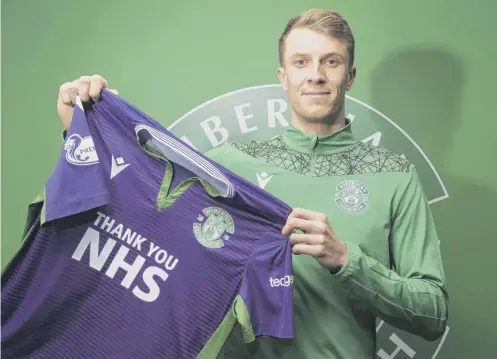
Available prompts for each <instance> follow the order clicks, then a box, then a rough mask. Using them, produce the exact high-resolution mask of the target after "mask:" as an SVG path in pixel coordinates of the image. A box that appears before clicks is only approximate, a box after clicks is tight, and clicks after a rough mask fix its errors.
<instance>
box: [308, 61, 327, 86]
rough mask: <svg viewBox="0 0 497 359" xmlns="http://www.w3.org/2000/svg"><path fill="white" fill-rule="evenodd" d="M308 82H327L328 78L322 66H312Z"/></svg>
mask: <svg viewBox="0 0 497 359" xmlns="http://www.w3.org/2000/svg"><path fill="white" fill-rule="evenodd" d="M307 81H308V82H309V83H322V82H325V81H326V76H325V74H324V71H323V68H322V66H321V64H314V65H313V66H312V68H311V72H310V73H309V76H308V78H307Z"/></svg>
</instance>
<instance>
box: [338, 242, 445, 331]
mask: <svg viewBox="0 0 497 359" xmlns="http://www.w3.org/2000/svg"><path fill="white" fill-rule="evenodd" d="M346 244H347V263H346V264H345V265H344V266H343V267H342V268H341V269H340V271H338V272H337V273H336V274H332V276H333V277H334V278H336V280H338V281H340V282H341V283H342V285H344V286H346V287H347V290H349V291H350V293H351V294H352V296H353V297H355V298H357V299H359V300H360V301H361V302H362V303H364V306H365V307H367V309H369V310H370V311H371V312H373V313H374V314H376V315H378V316H379V317H380V318H381V319H383V320H384V321H385V322H387V323H389V324H391V325H393V326H395V327H397V328H399V329H402V330H405V331H407V332H410V333H412V334H415V335H418V336H421V337H423V338H425V339H427V340H435V339H437V338H439V337H440V336H441V335H442V334H443V332H444V330H445V326H446V323H447V316H448V310H447V301H448V296H447V292H446V291H445V288H444V285H443V283H442V280H441V279H440V278H439V277H437V276H436V275H432V274H427V275H424V274H422V273H417V274H416V275H413V276H411V277H408V278H404V277H401V276H400V275H398V274H397V273H396V272H395V271H393V270H391V269H389V268H387V267H385V266H384V265H383V264H381V263H380V262H378V261H377V260H375V259H374V258H371V257H369V256H367V255H365V254H364V253H363V252H362V251H361V249H360V248H359V246H357V245H356V244H354V243H346Z"/></svg>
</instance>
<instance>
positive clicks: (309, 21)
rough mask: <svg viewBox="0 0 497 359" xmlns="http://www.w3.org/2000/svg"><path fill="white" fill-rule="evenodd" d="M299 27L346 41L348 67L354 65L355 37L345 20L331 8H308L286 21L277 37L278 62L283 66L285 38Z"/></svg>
mask: <svg viewBox="0 0 497 359" xmlns="http://www.w3.org/2000/svg"><path fill="white" fill-rule="evenodd" d="M297 27H301V28H307V29H310V30H313V31H316V32H320V33H324V34H327V35H329V36H331V37H333V38H335V39H339V40H343V41H345V42H346V43H347V50H348V53H349V68H352V67H353V65H354V51H355V39H354V35H353V34H352V30H351V29H350V27H349V24H348V23H347V20H345V18H344V17H343V16H342V15H340V14H339V13H337V12H335V11H331V10H322V9H310V10H307V11H304V12H303V13H301V14H300V15H298V16H296V17H293V18H291V19H290V21H288V23H287V25H286V27H285V30H284V31H283V33H282V34H281V36H280V39H279V56H280V64H281V65H282V66H283V54H284V52H285V40H286V38H287V36H288V34H289V33H290V31H292V30H293V29H295V28H297Z"/></svg>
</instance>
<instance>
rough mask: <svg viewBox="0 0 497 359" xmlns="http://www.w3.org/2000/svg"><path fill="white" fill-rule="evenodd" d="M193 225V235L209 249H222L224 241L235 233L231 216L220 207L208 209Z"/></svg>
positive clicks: (205, 209)
mask: <svg viewBox="0 0 497 359" xmlns="http://www.w3.org/2000/svg"><path fill="white" fill-rule="evenodd" d="M197 221H198V222H195V223H194V224H193V233H194V234H195V238H197V241H199V243H200V244H202V245H203V246H205V247H207V248H222V247H223V246H224V241H227V240H229V239H230V237H231V235H232V234H233V233H235V222H234V221H233V218H232V217H231V215H230V214H229V213H228V212H226V211H225V210H224V209H221V208H219V207H207V208H204V209H203V210H202V213H201V214H199V215H198V217H197Z"/></svg>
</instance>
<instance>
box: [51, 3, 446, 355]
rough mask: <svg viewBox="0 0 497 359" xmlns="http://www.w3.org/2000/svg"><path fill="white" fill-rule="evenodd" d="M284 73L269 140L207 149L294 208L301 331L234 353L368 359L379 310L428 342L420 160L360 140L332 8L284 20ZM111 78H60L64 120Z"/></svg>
mask: <svg viewBox="0 0 497 359" xmlns="http://www.w3.org/2000/svg"><path fill="white" fill-rule="evenodd" d="M279 56H280V67H279V68H278V70H277V76H278V78H279V80H280V82H281V85H282V87H283V89H284V90H285V91H286V92H287V93H288V99H289V102H290V105H291V126H290V127H289V128H288V129H287V130H286V132H285V133H284V134H283V135H282V136H279V137H277V138H274V139H271V140H269V141H255V142H252V143H249V144H237V143H231V142H228V143H225V144H223V145H222V146H220V147H218V148H215V149H212V150H211V151H209V152H208V153H207V155H208V156H209V157H210V158H212V159H213V160H215V161H217V162H219V163H220V164H222V165H223V166H225V167H227V168H229V169H230V170H232V171H233V172H235V173H237V174H239V175H241V176H243V177H245V178H247V179H250V180H253V179H252V176H253V174H254V173H256V172H259V171H262V170H264V171H265V172H267V173H271V174H272V175H273V178H272V180H271V183H269V184H268V186H267V187H266V190H268V191H269V192H271V193H273V194H275V195H276V196H277V197H279V198H281V199H282V200H284V201H286V202H287V203H289V204H290V205H291V206H292V207H294V208H296V209H295V210H294V211H293V213H292V214H291V215H290V216H289V218H288V220H287V223H286V226H285V227H284V229H283V234H284V235H286V236H288V237H289V238H290V241H291V244H292V246H293V247H292V248H293V253H294V254H295V256H294V268H293V270H294V284H293V285H294V295H295V297H294V303H295V326H296V338H295V339H293V340H288V341H283V340H277V339H271V338H265V339H262V340H259V341H258V342H257V343H256V345H255V346H246V345H245V344H243V342H242V341H241V340H238V336H233V338H232V340H231V341H230V343H229V345H228V346H227V348H226V353H225V355H226V357H227V358H235V357H236V358H242V357H254V358H311V359H321V358H323V359H324V358H326V359H331V358H337V359H338V358H340V359H341V358H344V359H350V358H354V359H361V358H373V357H374V355H375V333H376V331H375V320H376V318H377V317H379V318H381V319H383V320H384V321H385V322H387V323H390V324H391V325H393V326H396V327H398V328H400V329H403V330H406V331H408V332H411V333H413V334H416V335H418V336H420V337H423V338H425V339H427V340H435V339H437V338H439V337H440V336H441V335H442V334H443V332H444V329H445V325H446V322H447V316H448V309H447V302H448V294H447V291H446V289H445V278H444V273H443V267H442V261H441V255H440V249H439V240H438V238H437V234H436V230H435V227H434V223H433V219H432V215H431V212H430V209H429V207H428V203H427V200H426V197H425V195H424V192H423V190H422V187H421V184H420V181H419V179H418V176H417V174H416V170H415V168H414V166H413V165H412V164H411V163H409V162H408V160H406V159H403V158H401V157H400V156H398V155H396V154H393V153H391V152H389V151H387V150H385V149H382V148H379V147H375V146H371V145H368V144H364V143H362V142H360V141H357V140H356V139H355V138H354V136H353V134H352V132H351V128H350V121H349V120H348V119H346V118H345V110H344V103H345V92H346V91H348V90H350V89H351V88H352V85H353V83H354V80H355V77H356V68H355V66H354V37H353V35H352V32H351V30H350V28H349V26H348V24H347V22H346V20H345V19H344V18H343V17H342V16H340V15H339V14H337V13H335V12H332V11H324V10H318V9H313V10H309V11H306V12H304V13H302V14H301V15H300V16H297V17H296V18H293V19H291V20H290V21H289V23H288V25H287V27H286V28H285V30H284V32H283V34H282V35H281V38H280V43H279ZM107 87H108V84H107V81H106V80H105V79H104V78H102V77H101V76H99V75H95V76H92V77H88V76H83V77H81V78H80V79H78V80H76V81H74V82H72V83H67V84H64V85H62V86H61V88H60V92H59V98H58V105H57V107H58V113H59V116H60V119H61V121H62V123H63V125H64V128H66V129H67V128H68V127H69V124H70V121H71V115H72V111H73V108H74V104H75V100H76V94H79V96H80V98H81V100H82V101H84V102H85V101H90V99H93V100H94V101H98V99H99V94H100V92H101V90H102V89H103V88H107Z"/></svg>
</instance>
